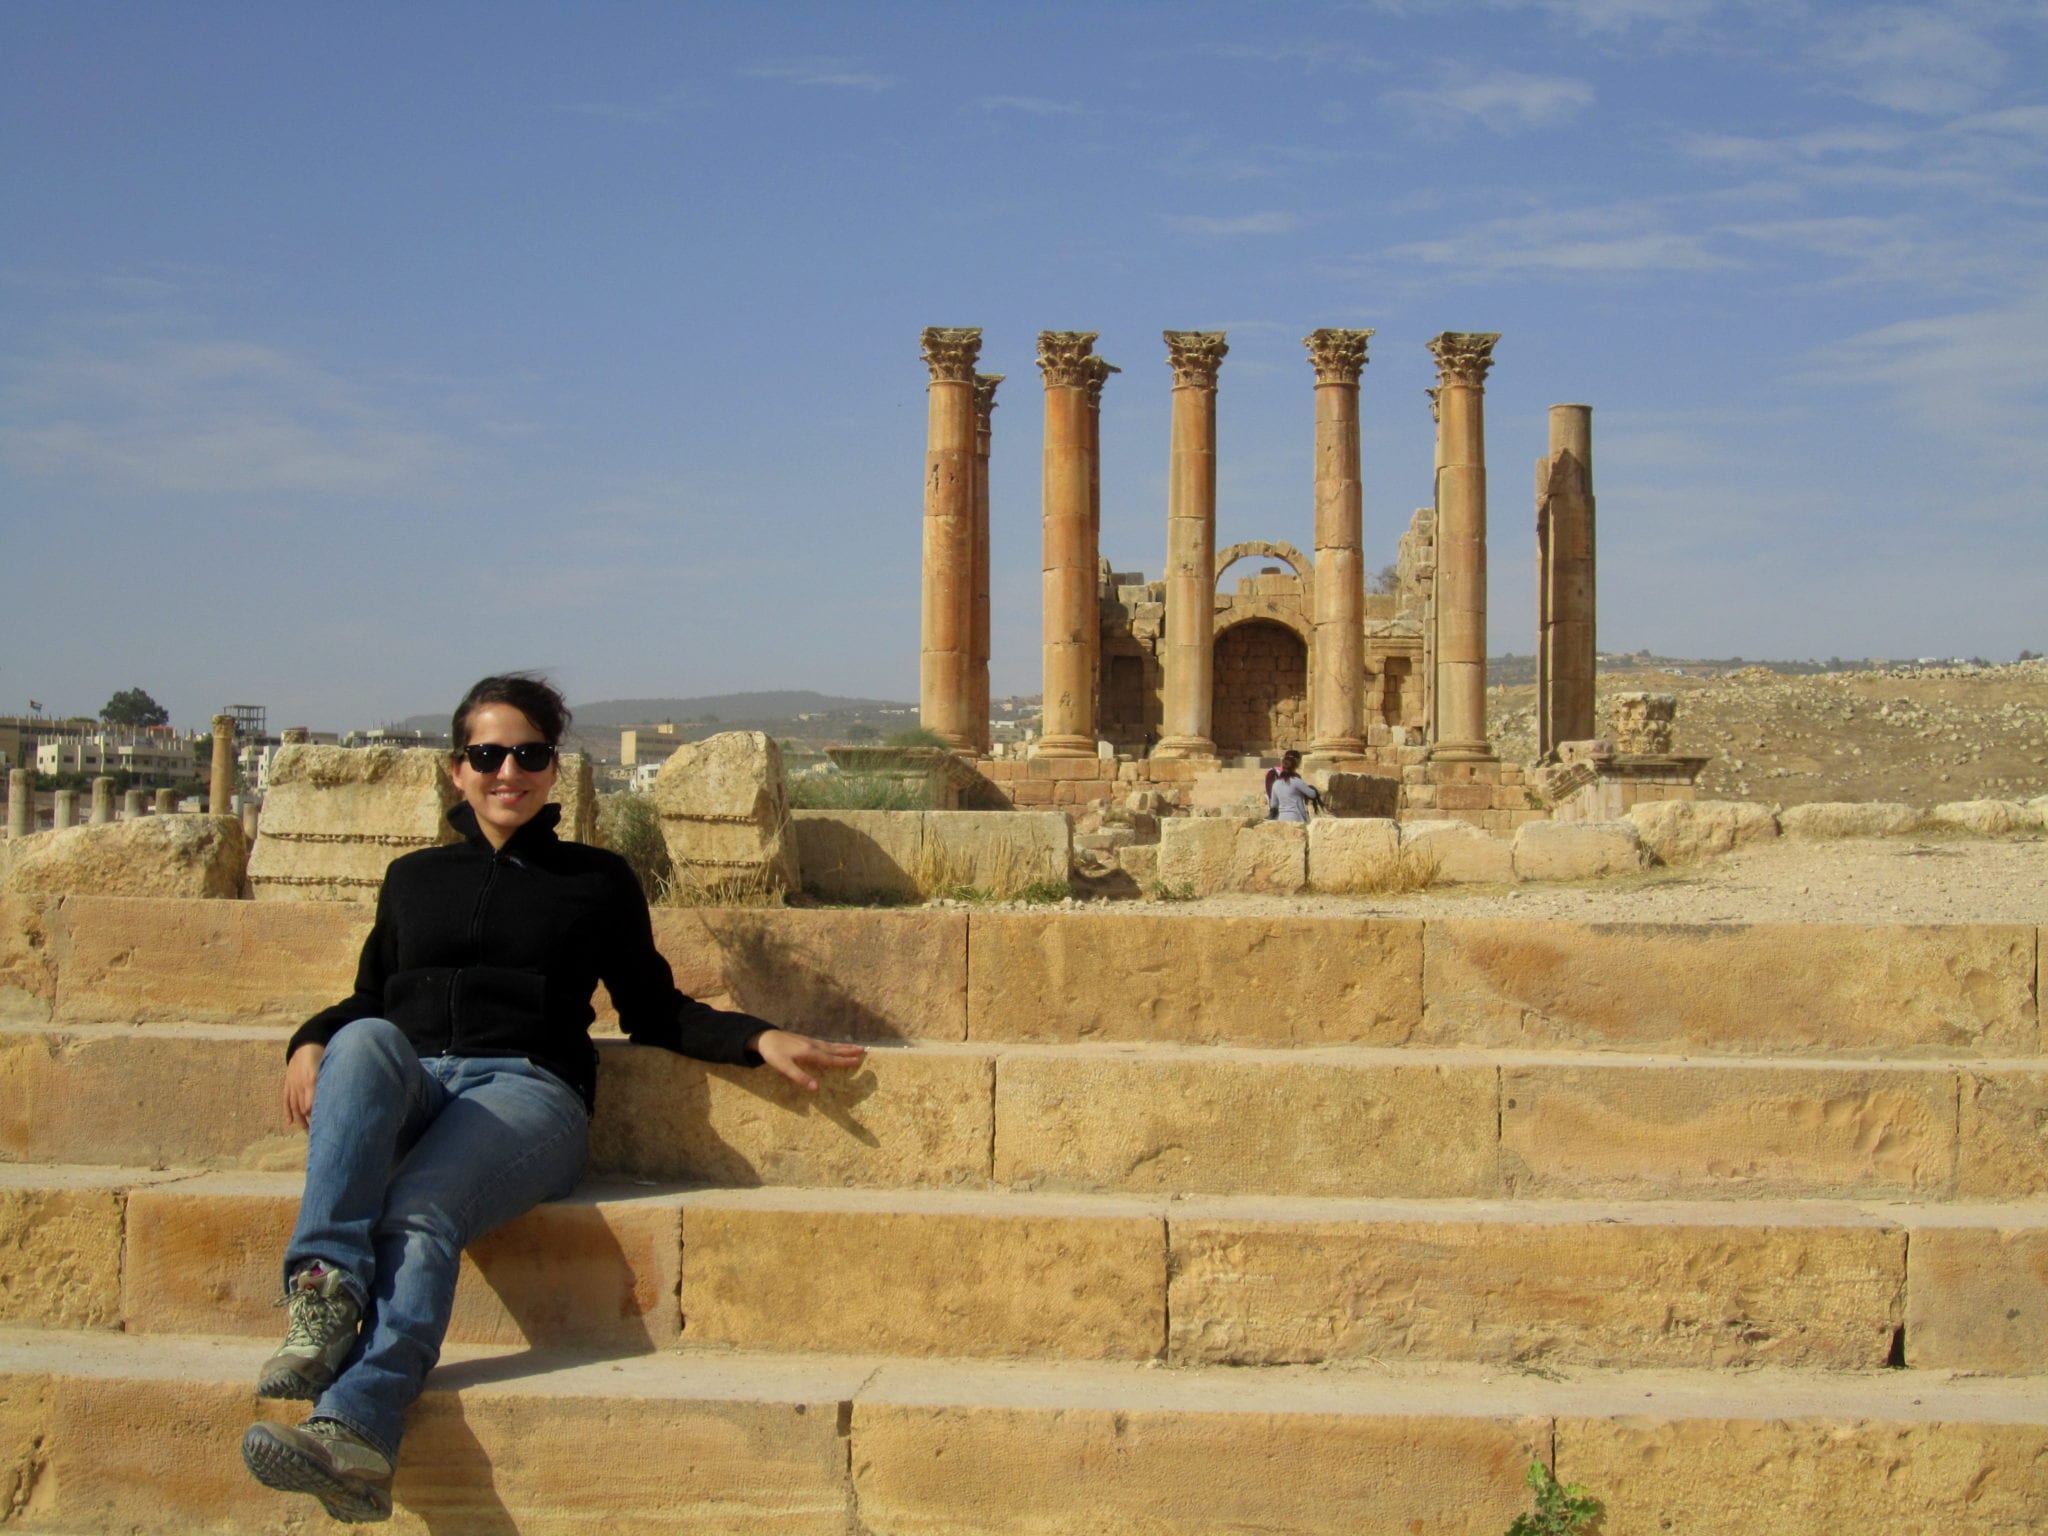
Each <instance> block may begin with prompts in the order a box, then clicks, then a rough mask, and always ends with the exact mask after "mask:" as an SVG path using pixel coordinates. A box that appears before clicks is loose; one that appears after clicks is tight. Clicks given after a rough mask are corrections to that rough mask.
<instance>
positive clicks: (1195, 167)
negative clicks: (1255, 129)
mask: <svg viewBox="0 0 2048 1536" xmlns="http://www.w3.org/2000/svg"><path fill="white" fill-rule="evenodd" d="M1361 153H1362V151H1360V150H1357V149H1354V148H1351V147H1348V146H1346V145H1344V144H1342V143H1341V142H1340V143H1336V144H1329V143H1323V144H1313V143H1311V144H1271V143H1267V144H1258V143H1243V142H1233V141H1231V140H1228V139H1223V138H1219V137H1218V136H1216V135H1215V134H1211V133H1198V134H1191V135H1189V136H1188V137H1187V138H1185V139H1183V140H1182V141H1181V142H1180V143H1178V144H1176V145H1174V146H1173V148H1172V149H1171V150H1170V151H1169V152H1168V153H1167V156H1166V161H1165V168H1166V170H1167V171H1168V172H1169V173H1170V174H1172V175H1175V176H1185V177H1187V178H1189V179H1191V180H1194V181H1202V182H1215V181H1278V180H1284V179H1286V178H1288V177H1295V176H1303V175H1313V174H1320V173H1323V172H1327V171H1330V170H1332V169H1334V168H1336V167H1338V166H1343V165H1349V164H1352V163H1353V162H1355V161H1357V160H1358V159H1359V158H1360V155H1361Z"/></svg>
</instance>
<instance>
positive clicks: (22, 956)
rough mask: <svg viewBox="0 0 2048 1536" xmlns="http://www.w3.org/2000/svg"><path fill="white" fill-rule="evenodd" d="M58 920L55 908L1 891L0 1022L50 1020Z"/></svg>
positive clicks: (54, 979)
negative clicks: (54, 945) (10, 1020)
mask: <svg viewBox="0 0 2048 1536" xmlns="http://www.w3.org/2000/svg"><path fill="white" fill-rule="evenodd" d="M0 846H4V845H0ZM59 921H61V917H60V913H59V910H58V909H57V908H56V907H54V906H51V905H50V904H47V903H44V902H39V901H31V900H28V899H27V898H25V897H21V896H9V895H7V894H5V892H4V889H0V1019H20V1020H26V1021H29V1022H34V1023H40V1022H42V1021H43V1020H45V1019H48V1018H49V1017H50V1012H51V1009H52V1006H53V1005H54V1003H55V1001H56V996H57V967H56V964H55V962H54V960H53V958H52V956H51V953H50V951H51V948H52V944H53V941H54V939H55V937H56V924H57V923H58V922H59Z"/></svg>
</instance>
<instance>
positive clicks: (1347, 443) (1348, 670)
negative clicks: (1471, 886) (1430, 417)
mask: <svg viewBox="0 0 2048 1536" xmlns="http://www.w3.org/2000/svg"><path fill="white" fill-rule="evenodd" d="M1371 335H1372V332H1371V331H1331V330H1323V331H1316V332H1313V333H1312V334H1310V335H1308V336H1306V337H1304V338H1303V339H1302V345H1303V346H1305V347H1307V348H1308V355H1309V361H1310V362H1311V363H1313V364H1314V365H1315V370H1316V601H1315V676H1314V678H1313V679H1312V681H1311V691H1312V698H1311V707H1312V715H1311V721H1310V731H1311V740H1310V742H1309V750H1310V751H1311V752H1314V753H1317V754H1319V755H1322V756H1325V757H1359V756H1362V755H1363V754H1364V752H1365V700H1364V689H1365V502H1364V491H1363V487H1362V486H1361V484H1360V480H1359V454H1358V375H1359V374H1360V373H1361V372H1362V371H1363V370H1364V368H1365V344H1366V341H1367V339H1368V338H1369V337H1370V336H1371Z"/></svg>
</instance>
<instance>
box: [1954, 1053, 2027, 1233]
mask: <svg viewBox="0 0 2048 1536" xmlns="http://www.w3.org/2000/svg"><path fill="white" fill-rule="evenodd" d="M1961 1113H1962V1136H1961V1142H1962V1145H1961V1148H1960V1151H1959V1161H1960V1164H1961V1166H1960V1167H1959V1169H1958V1170H1957V1178H1956V1193H1957V1194H1959V1195H1961V1196H1962V1197H1963V1198H1965V1199H1986V1200H2003V1199H2009V1198H2013V1197H2016V1196H2026V1195H2048V1070H2042V1071H2023V1070H2014V1069H2005V1068H2000V1069H1995V1070H1994V1069H1989V1068H1983V1067H1978V1068H1972V1069H1969V1070H1966V1071H1965V1072H1964V1073H1963V1094H1962V1106H1961Z"/></svg>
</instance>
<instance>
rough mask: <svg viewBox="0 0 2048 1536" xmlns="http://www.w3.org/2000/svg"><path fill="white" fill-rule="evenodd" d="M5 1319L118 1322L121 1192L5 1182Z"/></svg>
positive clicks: (0, 1311) (0, 1234)
mask: <svg viewBox="0 0 2048 1536" xmlns="http://www.w3.org/2000/svg"><path fill="white" fill-rule="evenodd" d="M0 1323H5V1324H8V1325H10V1326H16V1327H19V1326H22V1325H31V1326H39V1327H51V1328H118V1327H119V1326H120V1325H121V1192H120V1191H119V1190H115V1189H95V1188H64V1187H62V1186H59V1187H54V1188H37V1187H20V1188H0Z"/></svg>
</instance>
